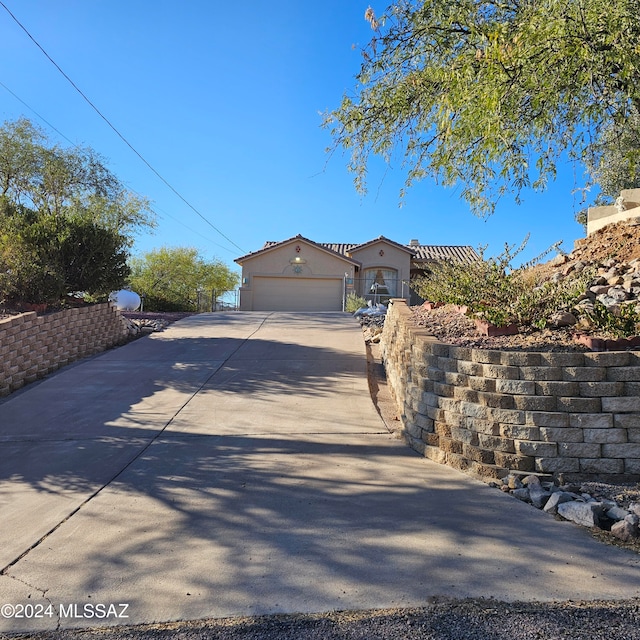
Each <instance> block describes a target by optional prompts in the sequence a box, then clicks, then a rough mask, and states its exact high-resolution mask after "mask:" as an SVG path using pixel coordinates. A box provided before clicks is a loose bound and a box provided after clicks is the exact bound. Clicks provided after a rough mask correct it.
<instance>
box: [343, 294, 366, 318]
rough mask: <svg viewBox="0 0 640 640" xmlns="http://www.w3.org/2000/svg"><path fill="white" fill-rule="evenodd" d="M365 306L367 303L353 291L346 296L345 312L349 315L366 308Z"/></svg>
mask: <svg viewBox="0 0 640 640" xmlns="http://www.w3.org/2000/svg"><path fill="white" fill-rule="evenodd" d="M366 306H367V301H366V300H365V299H364V298H362V297H361V296H359V295H357V294H356V293H354V292H353V291H352V292H351V293H348V294H347V299H346V301H345V305H344V308H345V311H348V312H349V313H353V312H354V311H357V310H358V309H362V307H366Z"/></svg>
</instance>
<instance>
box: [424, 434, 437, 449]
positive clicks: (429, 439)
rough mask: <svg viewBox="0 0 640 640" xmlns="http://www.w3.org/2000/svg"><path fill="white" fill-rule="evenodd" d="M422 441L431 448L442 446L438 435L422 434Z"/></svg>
mask: <svg viewBox="0 0 640 640" xmlns="http://www.w3.org/2000/svg"><path fill="white" fill-rule="evenodd" d="M422 441H423V442H424V443H425V444H426V445H429V446H431V447H438V446H440V436H439V435H438V434H437V433H429V432H427V431H423V432H422Z"/></svg>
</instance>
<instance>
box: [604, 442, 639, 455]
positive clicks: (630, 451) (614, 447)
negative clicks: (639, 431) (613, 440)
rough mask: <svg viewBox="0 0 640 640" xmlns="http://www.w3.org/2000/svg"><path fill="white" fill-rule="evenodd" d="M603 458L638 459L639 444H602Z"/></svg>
mask: <svg viewBox="0 0 640 640" xmlns="http://www.w3.org/2000/svg"><path fill="white" fill-rule="evenodd" d="M602 457H603V458H640V442H625V443H621V444H603V445H602Z"/></svg>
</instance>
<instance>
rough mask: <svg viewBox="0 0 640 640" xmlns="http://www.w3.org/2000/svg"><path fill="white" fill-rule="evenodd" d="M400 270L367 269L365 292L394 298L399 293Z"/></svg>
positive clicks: (368, 294)
mask: <svg viewBox="0 0 640 640" xmlns="http://www.w3.org/2000/svg"><path fill="white" fill-rule="evenodd" d="M397 285H398V272H397V271H396V270H395V269H366V270H365V272H364V293H365V294H366V295H367V297H368V296H373V295H378V296H382V297H384V298H394V297H395V296H396V295H397V288H398V287H397Z"/></svg>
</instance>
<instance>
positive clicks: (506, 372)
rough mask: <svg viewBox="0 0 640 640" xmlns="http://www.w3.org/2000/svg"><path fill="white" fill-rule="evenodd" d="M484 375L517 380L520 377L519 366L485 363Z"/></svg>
mask: <svg viewBox="0 0 640 640" xmlns="http://www.w3.org/2000/svg"><path fill="white" fill-rule="evenodd" d="M482 375H483V376H485V377H486V378H507V379H511V380H517V379H518V378H519V377H520V370H519V369H518V367H509V366H504V365H499V364H485V365H483V367H482Z"/></svg>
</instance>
